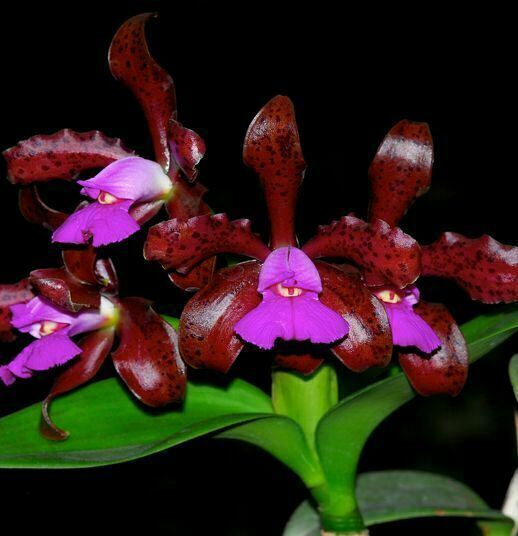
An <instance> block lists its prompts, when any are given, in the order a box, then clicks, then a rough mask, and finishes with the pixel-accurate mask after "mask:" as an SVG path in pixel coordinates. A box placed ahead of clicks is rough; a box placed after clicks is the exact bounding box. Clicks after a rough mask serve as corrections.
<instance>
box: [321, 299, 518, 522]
mask: <svg viewBox="0 0 518 536" xmlns="http://www.w3.org/2000/svg"><path fill="white" fill-rule="evenodd" d="M461 329H462V332H463V334H464V336H465V338H466V342H467V344H468V350H469V354H470V361H471V362H474V361H476V360H477V359H479V358H480V357H482V356H483V355H484V354H485V353H487V352H489V351H490V350H492V349H493V348H494V347H495V346H496V345H498V344H500V343H502V342H503V341H504V340H505V339H507V338H509V337H510V336H511V335H512V334H513V333H515V332H516V331H518V306H516V305H512V306H506V307H502V308H500V309H499V310H498V311H493V312H491V313H489V314H487V315H482V316H479V317H477V318H475V319H474V320H471V321H470V322H468V323H467V324H464V326H462V328H461ZM414 396H415V393H414V391H413V389H412V387H411V386H410V384H409V382H408V381H407V379H406V377H405V376H404V375H403V374H396V375H395V376H392V377H390V378H388V379H385V380H382V381H380V382H377V383H374V384H372V385H370V386H368V387H366V388H365V389H362V390H361V391H358V392H356V393H354V394H353V395H351V396H349V397H347V398H345V399H344V400H342V401H341V402H340V403H339V404H338V405H336V406H335V407H334V408H332V409H331V410H330V411H329V412H328V413H327V414H326V415H325V416H324V417H323V418H322V420H321V421H320V423H319V425H318V428H317V433H316V439H317V450H318V453H319V456H320V460H321V464H322V468H323V470H324V473H325V475H326V480H327V483H328V486H329V492H330V493H329V501H328V503H327V504H326V505H323V515H329V516H331V517H336V516H338V517H340V516H342V517H347V516H351V515H353V514H354V511H355V508H356V504H355V498H354V483H355V475H356V467H357V464H358V460H359V458H360V454H361V452H362V450H363V447H364V445H365V443H366V441H367V439H368V438H369V436H370V434H371V433H372V432H373V430H374V429H375V428H376V427H377V426H378V424H380V423H381V422H382V421H383V420H385V419H386V418H387V417H388V416H389V415H390V414H391V413H393V412H394V411H395V410H397V409H398V408H400V407H401V406H402V405H403V404H405V403H406V402H408V401H409V400H411V399H412V398H413V397H414Z"/></svg>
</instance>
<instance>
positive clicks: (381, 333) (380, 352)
mask: <svg viewBox="0 0 518 536" xmlns="http://www.w3.org/2000/svg"><path fill="white" fill-rule="evenodd" d="M316 266H317V268H318V271H319V273H320V277H321V279H322V286H323V288H324V290H323V292H322V294H321V295H320V301H321V302H322V303H323V304H324V305H327V306H328V307H330V308H331V309H333V310H334V311H336V312H337V313H340V314H341V315H342V316H343V317H344V318H345V320H346V321H347V323H348V324H349V333H348V335H347V337H345V339H344V340H343V341H342V342H340V343H339V344H337V345H336V346H333V347H332V348H331V350H332V352H333V353H334V354H335V355H336V357H338V359H340V361H342V363H343V364H344V365H346V366H347V367H349V368H350V369H351V370H353V371H355V372H362V371H363V370H366V369H368V368H370V367H384V366H386V365H387V364H388V363H389V362H390V359H391V356H392V336H391V333H390V326H389V322H388V319H387V314H386V312H385V309H384V307H383V305H382V304H381V302H380V301H379V300H378V299H377V298H376V297H375V296H374V295H373V294H372V293H371V292H370V291H369V290H368V289H367V288H366V287H365V286H364V285H363V283H362V280H361V278H360V277H359V276H358V275H355V274H353V273H346V272H344V271H343V270H340V269H339V268H336V267H334V266H332V265H330V264H328V263H325V262H317V263H316Z"/></svg>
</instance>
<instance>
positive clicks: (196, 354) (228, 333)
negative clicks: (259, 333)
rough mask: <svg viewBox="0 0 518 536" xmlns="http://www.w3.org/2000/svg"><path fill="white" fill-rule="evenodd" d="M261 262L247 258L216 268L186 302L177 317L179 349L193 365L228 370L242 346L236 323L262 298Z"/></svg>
mask: <svg viewBox="0 0 518 536" xmlns="http://www.w3.org/2000/svg"><path fill="white" fill-rule="evenodd" d="M260 269H261V265H260V264H259V263H257V262H254V261H250V262H244V263H241V264H237V265H235V266H232V267H230V268H224V269H223V270H219V271H218V272H216V274H215V275H214V278H213V279H212V281H211V282H210V283H209V285H207V286H206V287H204V288H202V289H201V290H200V291H199V292H198V293H196V294H195V295H194V296H193V297H192V298H191V299H190V300H189V301H188V302H187V305H186V306H185V308H184V310H183V313H182V316H181V319H180V351H181V353H182V356H183V358H184V359H185V361H186V362H187V363H188V364H189V365H191V366H192V367H195V368H198V367H206V368H211V369H214V370H217V371H219V372H227V371H228V369H229V368H230V367H231V365H232V363H233V362H234V361H235V359H236V357H237V356H238V355H239V353H240V352H241V350H242V348H243V342H242V341H241V340H240V339H239V338H238V337H237V335H236V334H235V332H234V326H235V324H236V323H237V322H238V321H239V320H240V319H241V318H242V317H243V316H244V315H245V314H247V313H248V312H249V311H251V310H252V309H254V308H255V307H257V306H258V305H259V303H260V302H261V295H260V294H259V293H258V292H257V282H258V278H259V271H260Z"/></svg>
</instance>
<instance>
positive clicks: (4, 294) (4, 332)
mask: <svg viewBox="0 0 518 536" xmlns="http://www.w3.org/2000/svg"><path fill="white" fill-rule="evenodd" d="M33 297H34V294H33V292H32V289H31V284H30V282H29V280H28V279H22V280H21V281H18V282H17V283H12V284H11V285H0V342H12V341H14V339H15V338H16V336H15V334H14V333H13V330H12V326H11V310H10V309H9V307H10V306H11V305H14V304H15V303H23V302H28V301H29V300H31V299H32V298H33Z"/></svg>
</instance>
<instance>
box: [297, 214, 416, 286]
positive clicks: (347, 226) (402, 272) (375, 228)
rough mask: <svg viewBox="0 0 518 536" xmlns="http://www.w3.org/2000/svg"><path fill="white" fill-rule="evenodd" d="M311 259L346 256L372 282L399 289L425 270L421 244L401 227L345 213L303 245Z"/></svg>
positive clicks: (370, 283)
mask: <svg viewBox="0 0 518 536" xmlns="http://www.w3.org/2000/svg"><path fill="white" fill-rule="evenodd" d="M302 249H303V250H304V251H305V252H306V253H307V255H309V256H310V257H311V258H313V259H314V258H318V257H342V258H345V259H349V260H351V261H353V262H354V263H355V264H356V265H358V266H360V267H361V268H362V272H363V275H364V277H365V280H366V283H367V284H368V285H385V284H390V285H394V286H396V287H398V288H403V287H406V286H407V285H409V284H411V283H413V282H414V281H415V280H416V279H417V278H418V277H419V274H420V270H421V251H420V248H419V244H418V243H417V242H416V241H415V240H414V239H413V238H412V237H411V236H409V235H407V234H406V233H404V232H403V231H402V230H401V229H399V228H398V227H390V226H389V225H388V224H387V223H386V222H384V221H382V220H376V221H374V222H371V223H366V222H364V221H363V220H360V219H359V218H356V217H354V216H344V217H343V218H341V219H340V220H339V221H335V222H333V223H331V224H330V225H325V226H324V225H322V226H320V227H319V229H318V233H317V234H316V235H315V237H314V238H312V239H311V240H310V241H309V242H308V243H307V244H305V246H304V247H303V248H302Z"/></svg>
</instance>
